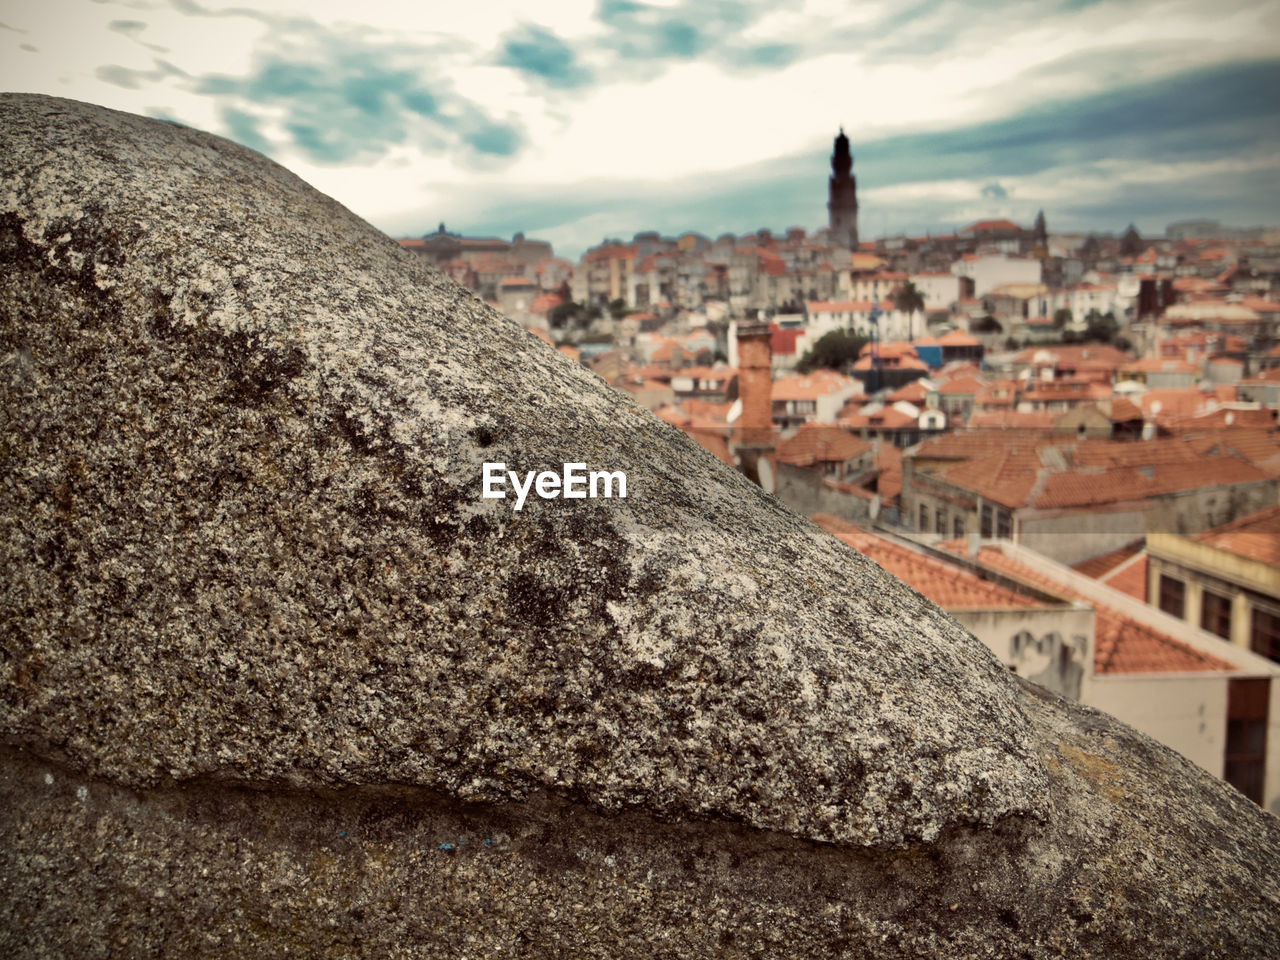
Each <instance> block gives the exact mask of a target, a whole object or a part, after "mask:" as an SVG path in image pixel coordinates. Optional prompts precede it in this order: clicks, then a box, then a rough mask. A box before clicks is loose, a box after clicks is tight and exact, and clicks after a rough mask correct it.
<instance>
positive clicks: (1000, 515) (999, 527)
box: [996, 510, 1013, 540]
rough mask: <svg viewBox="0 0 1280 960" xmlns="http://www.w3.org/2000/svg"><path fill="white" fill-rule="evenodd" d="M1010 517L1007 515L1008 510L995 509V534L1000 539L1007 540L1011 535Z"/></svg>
mask: <svg viewBox="0 0 1280 960" xmlns="http://www.w3.org/2000/svg"><path fill="white" fill-rule="evenodd" d="M1012 519H1013V518H1012V517H1010V516H1009V511H1008V510H997V511H996V536H997V537H999V538H1000V539H1002V540H1008V539H1009V537H1010V536H1012V534H1013V531H1012V527H1011V523H1012Z"/></svg>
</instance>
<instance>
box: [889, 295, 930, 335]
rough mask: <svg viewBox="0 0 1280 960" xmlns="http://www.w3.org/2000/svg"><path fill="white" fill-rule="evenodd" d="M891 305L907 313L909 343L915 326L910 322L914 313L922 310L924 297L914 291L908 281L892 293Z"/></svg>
mask: <svg viewBox="0 0 1280 960" xmlns="http://www.w3.org/2000/svg"><path fill="white" fill-rule="evenodd" d="M893 305H894V306H895V307H897V308H898V309H899V310H905V311H906V312H907V340H908V341H910V340H911V339H912V338H913V337H914V334H915V325H914V323H913V322H912V321H913V320H914V318H915V315H916V311H917V310H923V309H924V295H923V294H921V293H920V291H919V290H917V289H916V285H915V284H914V283H912V282H911V281H910V280H908V281H907V282H906V283H904V284H903V285H902V286H900V287H899V288H898V289H897V291H896V292H895V293H894V295H893Z"/></svg>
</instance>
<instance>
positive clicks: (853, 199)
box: [827, 126, 858, 250]
mask: <svg viewBox="0 0 1280 960" xmlns="http://www.w3.org/2000/svg"><path fill="white" fill-rule="evenodd" d="M827 215H828V218H829V220H828V222H829V225H830V232H831V240H832V242H833V243H836V244H839V245H841V246H844V247H848V248H849V249H850V250H852V249H854V248H855V247H857V246H858V180H857V178H856V177H855V176H854V175H853V154H851V153H850V152H849V138H848V137H846V136H845V134H844V127H843V126H841V127H840V133H839V135H838V136H837V137H836V139H835V145H834V149H833V151H832V154H831V179H830V182H829V184H828V199H827Z"/></svg>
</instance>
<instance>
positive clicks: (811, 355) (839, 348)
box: [796, 330, 867, 373]
mask: <svg viewBox="0 0 1280 960" xmlns="http://www.w3.org/2000/svg"><path fill="white" fill-rule="evenodd" d="M866 345H867V338H866V337H864V336H861V335H860V334H856V333H851V332H850V331H848V330H832V331H831V332H830V333H827V334H824V335H823V336H822V337H820V338H819V339H818V342H817V343H815V344H814V345H813V347H812V348H811V349H810V350H809V351H808V352H807V353H805V355H804V356H803V357H801V358H800V362H799V363H798V364H796V369H798V370H799V371H800V372H801V373H808V372H809V371H811V370H816V369H817V368H819V367H826V368H827V369H829V370H840V369H841V368H843V367H845V366H852V364H853V363H854V362H855V361H856V360H857V359H858V354H860V353H861V352H862V348H863V347H865V346H866Z"/></svg>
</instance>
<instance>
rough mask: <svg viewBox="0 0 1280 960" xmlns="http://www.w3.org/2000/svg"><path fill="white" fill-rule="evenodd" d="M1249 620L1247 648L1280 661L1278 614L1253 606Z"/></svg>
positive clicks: (1279, 617)
mask: <svg viewBox="0 0 1280 960" xmlns="http://www.w3.org/2000/svg"><path fill="white" fill-rule="evenodd" d="M1249 621H1250V622H1249V649H1251V650H1252V651H1253V652H1254V653H1256V654H1260V655H1261V656H1264V657H1268V658H1270V659H1272V660H1275V661H1276V662H1277V663H1280V614H1275V613H1271V612H1270V611H1268V610H1259V609H1258V608H1257V607H1254V608H1253V613H1252V614H1251V615H1250V617H1249Z"/></svg>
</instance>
